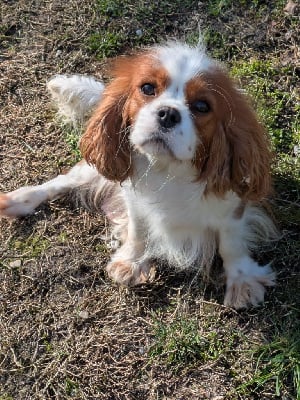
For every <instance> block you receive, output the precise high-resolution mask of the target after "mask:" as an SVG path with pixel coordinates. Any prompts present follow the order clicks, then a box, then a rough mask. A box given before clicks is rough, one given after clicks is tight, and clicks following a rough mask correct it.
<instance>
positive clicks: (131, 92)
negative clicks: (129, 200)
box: [81, 44, 270, 200]
mask: <svg viewBox="0 0 300 400" xmlns="http://www.w3.org/2000/svg"><path fill="white" fill-rule="evenodd" d="M112 75H113V80H112V82H111V83H110V84H109V85H108V86H107V88H106V90H105V92H104V94H103V98H102V101H101V103H100V104H99V106H98V108H97V109H96V111H95V113H94V115H93V117H92V118H91V120H90V122H89V124H88V127H87V130H86V132H85V134H84V136H83V138H82V141H81V150H82V153H83V155H84V157H85V158H86V160H87V161H88V162H89V163H91V164H93V165H95V166H96V167H97V169H98V170H99V172H100V173H101V174H102V175H104V176H105V177H106V178H108V179H110V180H115V181H119V182H122V181H124V180H125V179H126V178H128V177H129V176H130V175H131V174H132V173H133V168H134V166H133V165H132V154H133V153H134V152H140V153H144V154H145V155H146V156H148V157H149V158H151V159H156V160H160V159H161V160H162V159H164V162H165V161H166V160H170V161H171V160H172V161H174V160H175V161H178V162H179V163H182V162H185V163H191V164H193V165H194V166H195V170H196V171H197V172H196V177H194V179H197V180H199V181H200V180H201V181H206V182H207V191H209V192H214V193H215V194H217V195H223V194H224V193H226V192H227V191H228V190H233V191H235V192H236V193H237V194H238V195H239V196H240V197H242V198H247V199H253V200H260V199H261V198H263V197H264V196H266V195H267V194H268V191H269V186H270V179H269V162H270V152H269V149H268V140H267V136H266V134H265V132H264V130H263V128H262V126H261V125H260V124H259V122H258V121H257V119H256V116H255V113H254V112H253V111H252V108H251V107H250V105H249V103H248V101H247V99H246V97H245V96H244V95H243V93H242V92H241V91H240V90H238V89H237V88H236V87H235V86H234V84H233V82H232V81H231V79H230V78H229V76H228V74H227V73H226V72H225V71H224V69H223V68H222V67H221V66H220V65H219V64H218V63H216V62H215V61H213V60H212V59H210V58H209V57H208V56H207V55H206V54H205V52H204V51H203V50H200V49H196V48H191V47H188V46H186V45H180V44H169V45H166V46H163V47H154V48H153V49H150V50H145V51H143V52H141V53H139V54H136V55H133V56H129V57H120V58H118V59H117V60H116V62H115V65H114V68H113V71H112Z"/></svg>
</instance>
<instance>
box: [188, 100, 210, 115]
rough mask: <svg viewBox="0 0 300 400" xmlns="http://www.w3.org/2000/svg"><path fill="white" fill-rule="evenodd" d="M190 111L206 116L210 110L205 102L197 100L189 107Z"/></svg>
mask: <svg viewBox="0 0 300 400" xmlns="http://www.w3.org/2000/svg"><path fill="white" fill-rule="evenodd" d="M191 109H192V110H193V111H196V112H198V113H201V114H207V113H208V112H209V111H210V110H211V108H210V105H209V104H208V102H207V101H205V100H197V101H195V102H194V103H192V105H191Z"/></svg>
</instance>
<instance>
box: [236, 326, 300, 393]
mask: <svg viewBox="0 0 300 400" xmlns="http://www.w3.org/2000/svg"><path fill="white" fill-rule="evenodd" d="M299 328H300V327H299V325H298V327H296V328H295V329H294V330H293V331H292V332H291V333H289V332H288V333H286V332H282V334H281V335H277V336H276V337H274V338H273V339H272V340H271V341H270V342H268V343H266V344H264V345H261V346H259V347H258V348H257V349H255V350H254V352H253V354H252V356H253V357H254V358H255V359H256V368H255V372H254V376H253V377H252V378H251V379H250V380H249V381H248V382H246V383H244V384H243V385H241V386H240V387H239V388H238V391H239V392H240V393H241V394H247V393H249V389H251V392H254V393H259V390H260V389H261V388H262V387H263V386H264V385H265V384H266V383H267V382H270V381H271V382H273V387H274V394H275V395H276V396H278V397H281V398H282V396H284V391H285V387H286V385H287V384H290V385H291V386H293V387H294V393H295V399H297V400H299V399H300V336H299V334H300V332H299Z"/></svg>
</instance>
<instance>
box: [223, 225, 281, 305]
mask: <svg viewBox="0 0 300 400" xmlns="http://www.w3.org/2000/svg"><path fill="white" fill-rule="evenodd" d="M219 238H220V243H219V252H220V255H221V257H222V259H223V266H224V269H225V273H226V293H225V299H224V304H225V305H226V306H229V307H233V308H236V309H240V308H246V307H248V306H257V305H258V304H259V303H261V302H263V300H264V294H265V287H267V286H274V284H275V273H274V272H273V271H272V269H271V267H270V266H269V265H265V266H260V265H258V263H257V262H256V261H254V260H253V259H252V258H251V256H250V254H249V249H248V247H249V243H247V239H246V236H245V226H244V224H243V220H242V219H240V220H236V221H234V222H233V221H231V223H230V224H228V225H227V226H224V227H223V228H222V229H220V230H219Z"/></svg>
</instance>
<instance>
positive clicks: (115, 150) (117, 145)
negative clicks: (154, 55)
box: [80, 58, 131, 182]
mask: <svg viewBox="0 0 300 400" xmlns="http://www.w3.org/2000/svg"><path fill="white" fill-rule="evenodd" d="M122 61H123V62H124V64H127V63H126V59H125V58H124V59H123V60H122ZM127 65H128V64H127ZM115 69H116V68H115ZM129 77H130V73H128V70H127V74H125V73H124V74H123V75H122V74H120V75H117V77H116V78H115V79H114V80H113V81H112V82H111V83H110V84H109V85H108V86H107V88H106V89H105V91H104V94H103V97H102V100H101V102H100V104H99V106H98V108H97V109H96V110H95V112H94V115H93V116H92V118H91V119H90V121H89V123H88V126H87V129H86V132H85V133H84V135H83V137H82V139H81V141H80V150H81V153H82V155H83V157H84V158H85V159H86V161H87V162H88V163H89V164H92V165H94V166H95V167H96V168H97V170H98V171H99V173H100V174H101V175H103V176H104V177H106V178H107V179H109V180H112V181H118V182H123V181H124V180H125V179H126V178H127V177H128V176H129V175H130V174H131V153H130V143H129V138H128V135H129V132H128V125H129V121H128V116H127V115H126V107H125V105H126V101H127V99H128V96H129V90H130V79H129Z"/></svg>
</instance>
